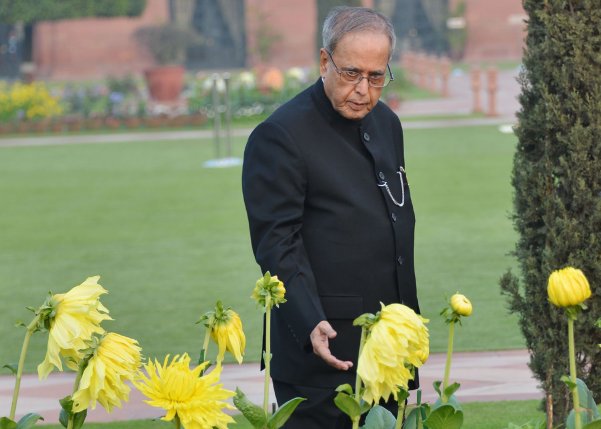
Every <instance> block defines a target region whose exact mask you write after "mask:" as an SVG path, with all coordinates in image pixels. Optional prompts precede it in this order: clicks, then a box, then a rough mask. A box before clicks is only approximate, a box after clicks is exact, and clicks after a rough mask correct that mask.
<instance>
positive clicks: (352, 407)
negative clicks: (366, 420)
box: [334, 392, 361, 420]
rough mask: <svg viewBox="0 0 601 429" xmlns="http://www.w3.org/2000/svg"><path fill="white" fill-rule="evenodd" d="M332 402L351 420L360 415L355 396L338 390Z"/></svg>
mask: <svg viewBox="0 0 601 429" xmlns="http://www.w3.org/2000/svg"><path fill="white" fill-rule="evenodd" d="M334 403H335V404H336V406H337V407H338V408H339V409H340V411H342V412H343V413H344V414H346V415H347V416H349V417H350V418H351V420H354V419H356V418H358V417H359V416H361V407H360V406H359V404H358V403H357V401H356V400H355V398H353V397H352V396H350V395H348V394H346V393H344V392H338V394H337V395H336V396H335V397H334Z"/></svg>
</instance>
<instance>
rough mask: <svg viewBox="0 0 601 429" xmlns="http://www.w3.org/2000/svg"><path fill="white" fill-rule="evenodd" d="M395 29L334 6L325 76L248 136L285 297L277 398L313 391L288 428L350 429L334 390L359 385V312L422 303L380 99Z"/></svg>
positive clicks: (255, 234)
mask: <svg viewBox="0 0 601 429" xmlns="http://www.w3.org/2000/svg"><path fill="white" fill-rule="evenodd" d="M394 44H395V35H394V29H393V28H392V25H391V24H390V22H389V21H388V19H387V18H386V17H384V16H383V15H381V14H379V13H377V12H375V11H373V10H370V9H366V8H351V7H340V8H336V9H334V10H332V12H330V14H329V15H328V17H327V18H326V20H325V22H324V26H323V48H322V49H321V51H320V74H321V78H320V79H319V80H318V81H317V82H316V83H315V84H314V85H313V86H311V87H309V88H308V89H306V90H305V91H303V92H301V93H300V94H298V95H297V96H296V97H295V98H293V99H292V100H291V101H289V102H288V103H286V104H285V105H283V106H282V107H281V108H280V109H278V110H277V111H276V112H275V113H274V114H273V115H271V116H270V117H269V118H268V119H267V120H265V122H263V123H261V124H260V125H259V126H258V127H257V128H256V129H255V130H254V131H253V133H252V134H251V136H250V137H249V140H248V144H247V146H246V150H245V155H244V168H243V173H242V185H243V193H244V201H245V204H246V209H247V213H248V219H249V225H250V234H251V241H252V246H253V251H254V253H255V257H256V259H257V262H258V263H259V265H260V266H261V269H262V270H263V271H264V272H265V271H270V272H271V273H272V274H277V275H278V276H279V278H280V279H281V280H282V281H284V284H285V285H286V289H287V294H286V298H287V300H288V301H287V302H286V303H285V304H283V305H282V306H281V307H280V308H279V309H277V310H276V311H275V313H274V315H273V327H272V339H271V342H272V351H273V361H272V380H273V385H274V390H275V393H276V397H277V400H278V402H279V403H280V404H281V403H283V402H285V401H287V400H289V399H291V398H293V397H295V396H301V397H305V398H307V399H308V400H307V401H305V402H303V403H302V404H301V405H300V406H299V408H298V409H297V411H296V412H295V413H294V414H293V416H292V418H291V420H290V421H289V423H288V424H287V425H286V427H287V428H303V429H307V428H339V427H340V428H343V427H347V426H348V425H349V420H348V418H347V417H346V416H344V415H343V414H342V413H341V412H339V411H338V410H337V409H336V407H335V405H334V403H333V397H334V394H335V392H334V389H335V388H336V387H337V386H338V385H340V384H342V383H350V384H351V385H353V382H354V377H355V367H356V364H357V357H358V356H357V355H358V349H359V339H360V329H359V328H357V327H353V325H352V322H353V319H355V318H356V317H357V316H359V315H361V314H363V313H365V312H371V313H376V312H377V311H379V309H380V303H381V302H382V303H384V304H389V303H393V302H400V303H403V304H405V305H407V306H409V307H411V308H413V309H414V310H416V311H419V308H418V303H417V294H416V287H415V272H414V264H413V241H414V238H413V237H414V224H415V217H414V214H413V206H412V203H411V196H410V192H409V187H408V183H407V176H406V174H405V160H404V154H403V132H402V128H401V124H400V121H399V119H398V117H397V116H396V115H395V114H394V113H393V112H392V111H391V110H390V109H389V108H388V107H387V106H386V105H385V104H383V103H382V102H380V101H378V100H379V98H380V95H381V93H382V88H383V87H385V86H386V85H387V84H388V83H389V82H390V81H391V80H393V79H394V78H393V76H392V72H391V70H390V67H389V64H388V63H389V61H390V57H391V54H392V52H393V50H394ZM349 427H350V426H349Z"/></svg>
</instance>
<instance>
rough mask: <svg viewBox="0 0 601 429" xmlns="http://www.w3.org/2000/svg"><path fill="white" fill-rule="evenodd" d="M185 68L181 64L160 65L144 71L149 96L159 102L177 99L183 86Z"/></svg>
mask: <svg viewBox="0 0 601 429" xmlns="http://www.w3.org/2000/svg"><path fill="white" fill-rule="evenodd" d="M184 73H185V69H184V67H182V66H161V67H155V68H152V69H149V70H146V71H145V72H144V77H145V78H146V85H147V86H148V92H149V93H150V98H152V99H153V100H155V101H160V102H173V101H177V100H178V99H179V95H180V93H181V92H182V88H183V87H184Z"/></svg>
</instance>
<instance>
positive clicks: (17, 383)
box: [10, 315, 40, 420]
mask: <svg viewBox="0 0 601 429" xmlns="http://www.w3.org/2000/svg"><path fill="white" fill-rule="evenodd" d="M39 321H40V315H37V316H36V317H34V318H33V320H32V321H31V323H30V324H29V325H28V326H27V331H26V332H25V339H24V340H23V346H22V347H21V355H20V356H19V364H18V366H17V377H16V379H15V389H14V391H13V400H12V403H11V406H10V419H11V420H14V419H15V413H16V412H17V400H18V399H19V390H20V389H21V377H22V376H23V366H24V365H25V356H26V355H27V349H28V348H29V340H31V336H32V335H33V333H34V332H35V331H36V329H37V325H38V322H39Z"/></svg>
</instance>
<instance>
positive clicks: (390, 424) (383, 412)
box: [361, 405, 396, 429]
mask: <svg viewBox="0 0 601 429" xmlns="http://www.w3.org/2000/svg"><path fill="white" fill-rule="evenodd" d="M395 423H396V418H395V417H394V415H393V414H392V413H391V412H390V411H388V410H387V409H386V408H384V407H381V406H380V405H374V406H373V408H372V409H371V410H370V411H369V413H367V417H366V418H365V424H364V425H363V426H361V428H362V429H394V425H395Z"/></svg>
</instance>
